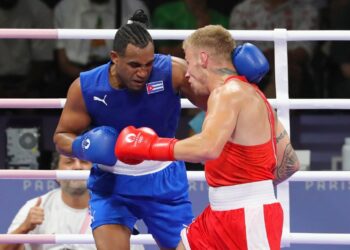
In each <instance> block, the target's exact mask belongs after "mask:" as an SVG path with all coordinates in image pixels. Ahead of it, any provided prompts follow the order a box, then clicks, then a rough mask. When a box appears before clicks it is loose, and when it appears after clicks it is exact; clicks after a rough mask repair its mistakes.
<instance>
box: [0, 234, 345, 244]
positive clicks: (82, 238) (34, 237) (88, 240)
mask: <svg viewBox="0 0 350 250" xmlns="http://www.w3.org/2000/svg"><path fill="white" fill-rule="evenodd" d="M282 241H283V239H282ZM290 242H291V243H293V244H332V245H350V234H326V233H321V234H320V233H291V234H290ZM16 243H33V244H34V243H36V244H94V238H93V236H92V235H85V234H58V235H57V234H56V235H52V234H0V244H16ZM131 243H132V244H146V245H155V244H156V242H155V241H154V239H153V238H152V236H151V235H150V234H141V235H132V236H131Z"/></svg>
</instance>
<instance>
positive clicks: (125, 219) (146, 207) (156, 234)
mask: <svg viewBox="0 0 350 250" xmlns="http://www.w3.org/2000/svg"><path fill="white" fill-rule="evenodd" d="M88 188H89V191H90V213H91V218H92V221H91V227H92V230H94V229H95V228H97V227H99V226H102V225H106V224H120V225H124V226H127V227H128V228H129V229H130V231H132V229H133V227H134V225H135V223H136V221H137V220H138V219H142V220H143V221H144V223H145V224H146V226H147V228H148V232H149V233H150V234H152V236H153V238H154V239H155V240H156V241H157V242H158V244H160V246H162V247H165V248H176V247H177V245H178V244H179V242H180V239H181V237H180V232H181V230H182V229H183V228H184V227H185V226H187V225H189V224H190V223H191V222H192V220H193V212H192V204H191V202H190V200H189V196H188V181H187V174H186V168H185V164H184V163H183V162H181V161H175V162H172V163H171V164H170V165H169V166H167V167H166V168H164V169H162V170H160V171H158V172H155V173H151V174H146V175H139V176H131V175H121V174H113V173H109V172H106V171H103V170H101V169H100V168H99V167H98V166H97V165H94V167H93V168H92V169H91V173H90V176H89V180H88Z"/></svg>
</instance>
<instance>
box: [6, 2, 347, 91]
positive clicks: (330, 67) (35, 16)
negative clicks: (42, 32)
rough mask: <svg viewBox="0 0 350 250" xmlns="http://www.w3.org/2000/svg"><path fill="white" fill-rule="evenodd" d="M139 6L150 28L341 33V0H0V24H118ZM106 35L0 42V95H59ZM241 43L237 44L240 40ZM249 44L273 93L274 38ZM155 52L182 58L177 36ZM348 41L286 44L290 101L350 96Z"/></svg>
mask: <svg viewBox="0 0 350 250" xmlns="http://www.w3.org/2000/svg"><path fill="white" fill-rule="evenodd" d="M140 8H142V9H144V10H145V11H146V13H148V14H149V16H150V18H151V21H152V23H151V27H152V28H153V29H196V28H198V27H202V26H204V25H207V24H221V25H223V26H224V27H226V28H229V29H233V30H234V29H236V30H272V29H274V28H286V29H289V30H346V29H348V28H349V27H350V17H349V15H347V13H348V12H349V11H350V2H349V1H346V0H333V1H329V0H307V1H305V0H304V1H302V0H236V1H224V0H216V1H213V0H173V1H164V0H157V1H150V0H148V1H147V0H144V1H142V0H129V1H127V0H78V1H69V0H32V1H30V3H29V2H28V1H25V0H0V26H1V28H40V29H49V28H60V29H62V28H70V29H113V28H118V27H119V26H120V25H121V24H122V23H125V22H126V21H127V18H128V17H129V16H130V15H131V14H132V13H133V12H134V11H135V10H136V9H140ZM111 42H112V41H111V40H101V39H96V40H57V41H56V40H33V39H1V40H0V53H1V55H2V57H1V58H0V97H1V98H14V97H24V98H25V97H64V96H65V94H66V91H67V88H68V86H69V84H70V83H71V82H72V79H74V78H76V77H77V76H78V75H79V72H81V71H83V70H87V69H89V68H91V67H94V66H96V65H98V64H101V63H103V62H105V61H107V60H109V51H110V49H111V46H112V44H111ZM242 42H244V41H242ZM252 42H254V43H255V44H256V45H258V46H259V47H260V48H261V49H262V50H263V51H264V53H265V55H266V56H267V57H268V59H269V61H270V63H271V65H272V67H271V69H272V70H271V71H270V74H269V75H268V76H267V77H265V79H264V81H263V83H262V84H261V88H262V89H263V91H264V92H265V94H266V95H267V96H268V97H274V95H275V84H274V71H273V69H274V67H273V65H274V51H273V42H255V41H252ZM156 45H157V47H156V51H157V52H161V53H169V54H172V55H175V56H180V57H181V56H183V52H182V49H181V41H167V40H162V41H157V43H156ZM348 45H349V42H339V41H300V42H289V43H288V60H289V61H288V66H289V82H290V90H289V91H290V97H291V98H349V97H350V87H349V86H350V85H349V83H348V82H349V81H350V55H348V54H349V53H350V52H347V51H348V50H347V49H346V47H347V46H348Z"/></svg>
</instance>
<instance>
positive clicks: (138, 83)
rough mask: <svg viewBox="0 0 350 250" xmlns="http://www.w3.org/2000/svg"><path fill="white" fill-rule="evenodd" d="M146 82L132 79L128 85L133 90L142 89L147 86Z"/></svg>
mask: <svg viewBox="0 0 350 250" xmlns="http://www.w3.org/2000/svg"><path fill="white" fill-rule="evenodd" d="M145 85H146V83H145V82H141V81H132V82H131V84H130V85H129V86H128V88H129V90H131V91H141V90H143V89H144V88H145Z"/></svg>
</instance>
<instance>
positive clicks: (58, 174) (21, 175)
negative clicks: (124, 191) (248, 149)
mask: <svg viewBox="0 0 350 250" xmlns="http://www.w3.org/2000/svg"><path fill="white" fill-rule="evenodd" d="M89 174H90V171H89V170H22V169H0V179H46V180H86V179H87V178H88V177H89ZM187 177H188V180H189V181H205V176H204V171H187ZM288 180H289V181H350V171H299V172H297V173H295V174H294V175H293V176H292V177H290V178H289V179H288Z"/></svg>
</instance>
